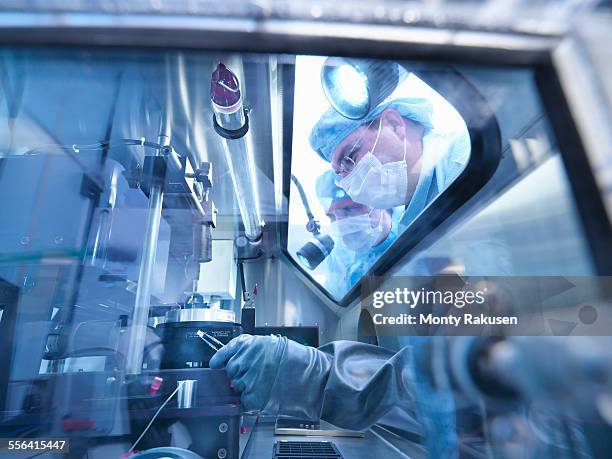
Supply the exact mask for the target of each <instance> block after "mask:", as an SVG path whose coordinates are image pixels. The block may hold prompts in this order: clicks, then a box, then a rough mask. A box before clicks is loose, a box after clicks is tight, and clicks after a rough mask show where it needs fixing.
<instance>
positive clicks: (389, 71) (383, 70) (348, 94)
mask: <svg viewBox="0 0 612 459" xmlns="http://www.w3.org/2000/svg"><path fill="white" fill-rule="evenodd" d="M399 82H400V73H399V66H398V64H397V63H396V62H392V61H377V60H372V59H348V58H342V57H328V58H327V59H326V60H325V63H324V64H323V67H322V69H321V85H322V86H323V92H324V93H325V97H327V100H328V101H329V103H330V105H331V106H332V107H333V108H334V109H335V110H336V111H337V112H338V113H340V114H341V115H342V116H344V117H346V118H349V119H353V120H358V119H362V118H364V117H365V116H366V115H367V114H368V113H369V112H370V110H371V109H373V108H374V107H376V106H377V105H378V104H379V103H381V102H382V101H383V100H385V99H386V98H387V97H389V95H390V94H391V93H392V92H393V91H394V90H395V88H396V87H397V85H398V84H399Z"/></svg>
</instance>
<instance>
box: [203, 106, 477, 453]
mask: <svg viewBox="0 0 612 459" xmlns="http://www.w3.org/2000/svg"><path fill="white" fill-rule="evenodd" d="M431 115H432V108H431V105H430V104H429V102H428V101H427V100H426V99H414V98H413V99H399V100H393V101H391V102H389V103H383V104H381V106H379V107H377V108H376V109H374V110H373V111H372V112H371V113H370V115H368V117H367V118H366V119H364V120H360V121H353V120H348V119H346V118H343V117H341V116H340V115H339V114H337V113H335V112H333V111H331V110H330V111H328V112H327V113H325V114H324V115H323V117H322V118H321V120H320V121H319V122H318V123H317V125H316V126H315V127H314V129H313V131H312V134H311V138H310V141H311V145H312V147H313V148H314V149H315V151H317V152H318V153H319V155H321V156H322V157H323V158H324V159H326V160H328V161H330V163H331V167H332V169H333V171H334V173H335V174H336V178H335V183H336V184H337V185H338V186H339V187H340V188H342V189H343V190H345V192H346V194H347V195H348V196H349V197H350V198H351V199H352V201H354V202H356V203H359V204H363V205H366V206H369V207H370V208H373V209H399V210H400V213H401V216H400V219H399V224H400V225H404V226H407V225H408V224H409V223H410V222H411V221H412V220H413V219H414V218H415V217H416V216H417V215H418V214H419V213H420V212H421V211H422V210H423V209H424V208H425V206H426V205H427V204H428V203H429V202H430V201H431V200H432V199H433V198H434V197H435V196H436V195H437V194H439V193H440V192H441V191H442V190H443V189H444V188H445V187H446V186H448V183H450V181H452V180H453V179H454V178H455V177H456V176H457V175H458V174H459V173H460V171H461V170H462V168H463V167H464V166H465V164H466V162H467V157H468V156H469V137H467V130H465V132H463V133H461V132H460V133H454V134H450V135H445V134H444V133H443V132H441V131H440V132H436V129H434V126H433V125H432V122H431ZM368 217H369V218H370V219H371V215H370V213H368ZM405 338H406V339H405V340H404V341H402V342H403V345H404V347H403V348H402V349H401V350H400V351H399V352H397V353H395V352H393V351H390V350H388V349H384V348H381V347H378V346H373V345H368V344H362V343H355V342H349V341H336V342H332V343H329V344H327V345H325V346H323V347H321V348H319V349H315V348H312V347H307V346H303V345H300V344H298V343H296V342H294V341H291V340H288V339H286V338H284V337H278V336H249V335H243V336H240V337H238V338H235V339H234V340H232V341H231V342H230V343H228V345H227V346H225V347H224V348H222V349H221V350H220V351H219V352H217V353H216V354H215V355H214V356H213V358H212V359H211V360H210V367H211V368H224V367H225V368H226V371H227V374H228V376H229V377H230V378H231V380H232V381H233V384H234V387H235V388H236V389H237V390H238V391H240V392H241V394H242V395H241V400H242V403H243V406H244V408H245V409H246V410H256V411H263V412H266V413H271V414H283V415H288V416H298V417H302V418H308V419H318V418H321V419H324V420H327V421H329V422H331V423H333V424H335V425H337V426H340V427H344V428H350V429H363V428H366V427H368V426H370V425H372V424H373V423H375V422H377V421H378V420H380V419H381V418H383V417H384V416H385V415H387V414H388V413H390V412H392V411H394V410H395V409H397V408H401V409H402V410H403V412H405V413H408V414H409V415H410V416H411V417H412V420H413V421H416V423H418V424H419V425H420V426H421V434H422V435H423V438H424V442H425V445H426V447H427V449H428V451H429V453H430V455H431V457H434V458H454V457H457V456H458V453H457V436H456V431H455V419H454V408H455V406H454V402H453V397H452V394H451V392H450V391H449V390H445V389H444V388H439V387H436V388H434V387H433V384H432V382H431V379H430V371H429V363H430V361H431V351H430V348H431V346H432V345H433V344H434V343H433V340H432V339H431V338H429V337H405Z"/></svg>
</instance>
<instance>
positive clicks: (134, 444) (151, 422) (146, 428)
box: [128, 381, 185, 453]
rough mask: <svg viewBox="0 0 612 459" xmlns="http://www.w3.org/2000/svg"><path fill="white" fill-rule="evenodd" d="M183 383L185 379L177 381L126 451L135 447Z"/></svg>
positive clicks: (130, 450)
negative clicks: (172, 390)
mask: <svg viewBox="0 0 612 459" xmlns="http://www.w3.org/2000/svg"><path fill="white" fill-rule="evenodd" d="M183 384H185V381H181V382H179V384H178V386H176V389H174V392H172V393H171V394H170V397H168V398H167V399H166V401H165V402H164V403H162V404H161V406H160V407H159V408H158V409H157V411H156V412H155V414H154V415H153V417H152V418H151V420H150V421H149V423H148V424H147V427H145V429H144V430H143V431H142V433H141V434H140V436H139V437H138V439H137V440H136V441H135V442H134V443H133V444H132V446H131V447H130V449H129V451H128V453H131V452H132V451H134V448H136V445H137V444H138V442H139V441H140V440H142V437H144V436H145V434H146V433H147V431H148V430H149V428H150V427H151V425H152V424H153V422H154V421H155V419H156V418H157V416H158V415H159V413H160V412H161V410H163V409H164V407H165V406H166V405H167V404H168V402H169V401H170V400H171V399H172V397H174V394H176V393H177V392H178V391H179V389H180V388H181V387H182V386H183Z"/></svg>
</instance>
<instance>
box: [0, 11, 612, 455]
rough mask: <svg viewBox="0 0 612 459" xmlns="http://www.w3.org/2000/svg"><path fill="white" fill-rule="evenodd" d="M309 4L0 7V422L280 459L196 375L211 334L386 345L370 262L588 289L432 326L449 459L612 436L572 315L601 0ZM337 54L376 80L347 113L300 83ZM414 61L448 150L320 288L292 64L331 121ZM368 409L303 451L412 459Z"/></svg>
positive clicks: (604, 118)
mask: <svg viewBox="0 0 612 459" xmlns="http://www.w3.org/2000/svg"><path fill="white" fill-rule="evenodd" d="M264 3H265V4H264ZM290 3H291V4H290ZM333 3H335V2H331V3H330V2H315V3H312V2H282V1H279V2H242V1H232V2H230V3H228V4H227V5H220V4H219V3H218V2H199V3H197V4H196V3H194V2H185V3H184V4H183V2H175V3H172V4H165V3H164V5H161V3H159V5H158V4H157V3H155V4H148V3H147V2H142V3H141V2H133V3H130V4H129V5H116V6H115V7H113V8H116V11H109V9H108V8H109V7H108V5H103V4H102V3H100V4H95V2H93V3H92V4H91V5H88V6H82V8H81V9H80V10H79V11H76V10H74V9H73V8H74V6H70V5H68V3H67V2H62V1H57V2H51V3H50V4H49V5H47V6H44V7H43V6H40V5H38V4H36V5H34V4H32V5H30V6H31V10H28V11H26V10H24V9H23V7H22V6H20V5H19V6H18V5H15V4H13V2H0V8H2V10H3V11H2V13H0V216H1V217H0V351H1V352H0V354H1V355H2V356H3V357H2V359H3V361H2V365H0V437H1V438H9V437H12V438H13V437H16V438H37V437H41V438H49V437H51V438H53V437H61V438H68V439H70V452H69V453H67V456H63V455H62V456H60V455H59V454H57V455H55V454H53V453H45V454H43V455H41V456H40V457H71V458H79V459H80V458H88V459H98V458H120V457H128V456H129V455H131V454H133V453H135V452H136V451H141V452H140V453H139V455H136V456H134V457H143V458H145V457H147V458H149V457H151V458H155V457H157V458H160V457H176V458H180V457H185V458H189V457H191V458H197V457H202V458H206V459H210V458H219V459H225V458H227V459H238V458H245V459H246V458H270V457H273V454H277V456H274V457H282V458H285V457H293V456H287V455H286V454H285V453H282V452H281V450H282V449H283V448H284V447H288V446H287V444H284V443H282V442H278V443H277V444H275V441H276V440H277V439H275V437H274V420H273V419H272V420H271V419H269V418H267V417H265V416H258V415H259V413H245V412H244V411H243V410H242V409H241V406H240V398H239V394H238V393H237V392H236V391H235V390H234V389H233V387H231V386H230V384H229V381H228V379H227V376H226V374H225V373H224V371H223V370H212V369H210V368H208V361H209V359H210V358H211V356H212V355H213V354H214V352H215V349H218V348H219V347H220V346H223V345H224V344H227V343H228V342H229V341H230V340H231V339H232V338H234V337H236V336H239V335H240V334H242V333H250V334H283V335H286V336H288V337H289V338H291V339H294V340H296V341H300V342H301V343H303V344H306V345H311V346H318V345H319V344H324V343H328V342H330V341H333V340H337V339H348V340H355V341H362V342H367V343H370V344H377V345H380V346H384V347H387V348H389V349H394V350H399V349H400V348H402V347H403V346H404V345H405V341H403V340H402V337H398V336H393V335H389V334H386V333H384V331H383V330H381V328H380V327H377V326H376V324H374V323H373V321H372V318H371V315H370V314H369V312H368V311H367V309H365V308H362V302H363V301H364V299H365V297H366V296H367V295H368V294H369V293H371V291H372V290H373V289H374V288H376V287H377V286H379V285H381V284H382V285H385V283H386V282H393V281H392V279H393V278H394V277H397V276H407V277H410V278H411V279H413V280H414V282H418V279H420V278H421V277H422V276H425V277H427V278H430V279H433V278H437V276H443V277H444V279H445V281H447V280H448V279H451V281H461V280H462V279H464V278H466V277H469V276H485V277H486V276H507V277H525V276H542V277H545V276H546V277H550V276H557V277H563V279H564V280H563V282H565V281H567V278H570V277H572V276H573V277H586V278H588V279H592V280H593V282H595V283H597V287H598V289H597V291H598V292H600V293H601V295H600V296H599V297H597V299H596V300H597V301H598V302H597V303H593V304H595V306H592V305H591V304H589V305H583V306H585V307H586V306H588V308H582V309H581V310H580V311H582V312H581V313H580V314H579V316H577V318H576V317H573V316H572V317H569V316H563V317H557V316H554V317H552V318H549V317H548V316H546V314H545V312H546V311H545V307H546V300H547V299H548V298H549V296H546V295H547V294H548V293H543V291H544V290H541V291H540V292H539V293H538V294H540V295H541V297H538V298H535V299H533V298H532V299H533V303H530V305H537V306H538V308H540V307H541V309H538V311H537V312H538V314H539V313H542V317H544V318H543V319H542V320H543V322H546V321H549V322H546V323H550V327H553V326H554V327H557V328H554V330H557V333H555V332H554V330H553V332H552V333H551V332H550V330H549V329H548V328H547V331H548V332H547V334H553V335H554V334H574V335H576V336H572V337H571V339H570V338H569V337H565V336H564V337H563V339H555V337H541V336H523V337H495V338H494V339H493V338H490V337H481V336H470V337H467V336H462V337H448V338H446V337H436V338H440V339H435V340H432V343H430V344H429V345H428V348H427V353H426V355H427V358H426V360H427V362H428V364H427V365H426V368H427V372H426V374H425V373H424V374H423V377H424V379H426V380H427V381H431V384H432V385H433V386H434V387H438V388H442V387H451V388H452V391H453V400H454V408H453V410H454V411H453V416H454V419H456V423H457V426H458V427H457V435H458V437H459V438H460V441H459V446H460V449H461V451H460V452H461V457H475V458H476V457H477V458H480V457H495V458H510V457H526V458H532V457H533V458H536V457H537V458H548V457H555V458H557V457H580V458H583V457H584V458H586V457H594V458H600V457H602V458H603V457H610V456H612V451H610V444H609V442H607V441H606V438H609V437H608V435H609V433H610V425H611V424H612V408H611V406H612V364H611V362H612V356H611V355H610V346H609V338H608V337H607V335H608V334H609V333H606V332H605V331H602V330H601V329H597V331H593V329H592V328H589V326H590V325H592V324H594V323H595V324H596V322H597V319H598V317H599V318H601V317H607V314H608V310H609V306H610V303H609V299H610V291H609V289H608V287H607V286H606V285H607V284H606V283H605V276H609V275H610V274H612V262H611V260H612V257H611V256H610V255H611V254H612V232H611V230H610V215H611V212H612V198H611V197H612V194H611V193H610V190H611V189H612V188H611V186H610V183H611V182H610V177H612V174H610V171H611V166H610V158H611V156H610V151H609V145H610V144H612V129H611V128H610V126H612V124H611V123H610V107H611V106H612V91H611V90H610V84H609V83H610V82H609V81H607V80H605V78H606V76H605V75H607V73H606V71H609V65H610V64H609V63H610V62H612V60H611V59H609V49H602V46H601V44H602V43H605V42H606V38H607V39H608V43H609V38H610V35H609V31H610V30H611V29H610V27H609V25H610V12H609V11H608V10H607V9H606V8H607V7H606V5H605V4H603V3H605V2H601V3H602V4H601V5H600V4H599V3H598V2H586V3H589V5H590V8H589V9H586V8H585V9H584V10H583V9H581V8H577V7H576V6H575V2H567V3H568V4H567V5H566V4H565V3H564V6H563V8H562V9H561V10H560V12H559V13H558V15H557V19H556V21H553V20H551V19H550V18H548V17H543V16H542V14H544V13H542V14H540V13H539V12H538V11H534V10H533V8H532V7H531V6H529V7H528V6H527V5H523V6H524V10H523V11H522V13H521V14H522V16H520V17H518V16H517V19H516V21H515V22H513V23H512V22H510V21H508V22H504V20H503V19H502V17H503V18H507V17H509V16H512V14H510V13H509V12H508V11H507V10H505V9H504V7H503V5H501V4H500V2H486V5H484V6H483V5H481V7H480V9H474V8H476V7H475V6H474V5H470V6H465V7H464V6H461V7H458V6H457V5H456V4H455V3H454V2H449V3H448V4H446V3H445V2H433V3H436V4H437V3H440V5H438V8H439V10H438V11H434V9H432V8H434V6H435V5H429V3H431V2H423V4H422V5H408V6H406V5H403V4H397V3H398V2H379V3H380V4H377V6H376V7H373V6H372V5H371V2H355V5H353V6H354V7H353V8H349V9H346V8H340V7H339V6H338V5H335V4H333ZM519 3H520V2H519ZM545 3H546V2H545ZM562 3H563V2H562ZM569 3H572V5H573V6H572V5H569ZM495 5H497V10H496V9H495ZM572 8H575V9H572ZM502 10H503V11H502ZM547 11H548V10H547ZM160 12H161V13H163V14H160ZM573 14H575V15H576V18H577V19H576V25H575V27H573V28H572V29H569V28H568V27H567V26H566V24H567V19H568V18H569V17H571V15H573ZM470 20H471V21H472V22H471V23H469V21H470ZM487 25H489V27H486V26H487ZM321 56H323V57H321ZM327 56H330V57H329V59H328V60H325V61H324V63H323V59H324V57H327ZM313 59H314V60H316V59H320V62H319V61H317V62H318V64H317V65H318V67H317V71H316V72H312V74H308V73H307V72H306V70H304V69H307V68H308V65H309V64H308V63H309V62H311V61H313ZM343 65H345V66H347V68H348V67H350V68H349V69H348V70H351V71H353V73H355V74H356V75H357V76H358V77H360V78H361V79H362V82H365V83H367V82H368V81H376V84H371V85H370V86H368V87H366V88H365V89H364V90H363V91H361V92H360V93H359V97H361V96H363V97H362V100H358V101H357V102H358V103H355V104H353V106H352V107H347V106H345V105H342V102H343V101H346V100H347V97H346V95H342V94H340V96H339V97H340V98H339V99H337V100H338V101H339V102H337V103H336V102H334V100H336V99H334V98H335V97H337V95H336V94H334V93H333V92H332V91H331V90H330V88H329V87H327V86H325V85H329V86H330V87H331V86H333V85H334V84H336V81H342V79H343V78H346V77H347V75H346V74H343V73H342V72H344V71H345V70H347V68H344V67H342V66H343ZM334 72H336V73H334ZM312 75H315V76H316V78H314V77H312ZM320 75H322V77H321V78H320V79H319V76H320ZM602 75H603V76H602ZM415 76H416V77H417V78H418V80H419V81H420V82H423V84H425V85H426V86H427V87H428V88H429V89H431V90H432V91H434V92H435V93H436V94H438V95H440V96H442V98H443V99H444V100H445V101H446V103H448V104H450V106H452V107H453V109H454V110H455V112H456V113H457V114H458V115H459V116H460V119H461V120H462V122H463V123H464V127H465V128H466V129H467V132H468V133H469V138H470V141H471V150H470V157H469V161H468V162H467V164H466V165H465V169H463V171H462V172H461V174H460V175H459V176H458V178H457V179H456V180H455V181H453V182H452V184H451V185H450V186H449V187H448V188H447V189H446V190H444V192H443V193H441V194H440V197H439V199H436V200H435V201H434V202H433V203H432V204H431V205H430V206H428V207H427V208H426V209H425V210H424V211H423V212H422V213H420V214H419V216H418V220H415V222H414V224H413V226H411V227H410V231H405V232H404V233H402V234H400V235H398V237H397V240H395V241H394V243H393V245H391V246H390V248H389V249H388V250H387V251H386V252H384V253H383V254H382V256H379V257H378V258H376V259H373V260H372V262H371V264H369V265H368V266H367V267H366V268H364V270H363V272H360V273H359V275H357V274H355V275H354V276H353V277H352V278H351V276H349V275H348V274H347V275H346V276H345V278H346V279H349V282H348V284H346V285H345V284H340V283H338V282H336V281H335V280H334V279H333V277H330V276H325V275H322V272H323V271H322V270H323V269H325V266H327V263H331V262H330V261H329V260H330V259H331V258H330V254H331V253H334V250H336V252H337V251H338V241H337V240H334V239H333V237H332V236H331V234H332V233H331V231H330V230H329V225H327V224H326V223H325V222H323V220H324V219H325V212H322V211H321V205H320V204H319V202H318V201H317V196H318V195H317V194H315V191H314V190H315V181H314V179H313V180H310V179H309V176H308V174H309V173H310V171H311V170H314V169H316V167H318V166H316V161H319V159H318V158H317V159H316V160H315V159H313V158H316V157H315V156H314V153H313V152H312V151H310V149H309V148H308V147H307V143H306V142H307V140H306V139H307V134H304V132H302V131H301V129H302V125H301V123H304V122H305V121H304V120H305V119H308V116H310V115H309V110H308V107H309V105H308V103H310V101H311V100H315V99H316V97H315V96H314V95H313V93H312V92H309V90H305V89H304V87H306V86H304V85H305V82H310V83H308V84H312V81H315V80H316V87H317V88H319V89H320V92H321V94H324V95H325V96H326V97H328V99H329V101H330V104H331V106H332V107H334V108H335V109H336V110H338V111H339V112H343V113H344V115H346V117H347V118H350V119H353V118H359V117H362V116H365V115H364V113H367V112H368V110H370V109H371V108H372V107H373V106H375V105H376V104H378V103H379V102H380V101H381V100H384V99H385V98H386V97H388V96H389V94H392V93H393V91H394V90H395V89H396V87H398V86H399V85H401V84H403V83H404V82H406V81H408V82H410V81H413V80H410V78H414V77H415ZM385 78H386V79H385ZM383 80H384V81H383ZM365 83H364V84H365ZM321 85H323V88H322V89H321ZM308 87H309V88H310V87H315V85H314V84H312V86H308ZM313 103H314V102H313ZM304 107H306V108H304ZM455 112H453V113H455ZM300 141H302V142H304V143H302V144H300V143H298V142H300ZM300 155H305V156H304V159H303V160H302V159H300ZM308 155H312V156H308ZM551 203H554V205H551ZM381 218H382V217H381ZM343 274H344V273H343ZM350 274H351V275H352V274H354V273H350ZM372 279H376V282H378V283H376V285H374V284H373V283H372V282H371V280H372ZM415 279H416V280H415ZM560 282H561V281H560ZM559 285H565V284H563V283H562V282H561V283H560V284H555V287H554V289H556V290H554V291H555V292H556V293H555V294H558V293H559V292H561V293H563V292H567V291H568V290H571V289H568V288H564V287H563V286H561V287H559ZM599 287H601V288H599ZM550 296H552V293H550ZM534 309H535V306H534ZM542 311H544V312H542ZM593 311H595V312H593ZM602 320H603V319H602ZM550 321H552V322H550ZM606 323H607V322H606ZM568 324H569V325H568ZM559 327H560V328H559ZM563 327H566V328H563ZM551 329H552V328H551ZM559 330H561V331H559ZM563 330H564V331H563ZM526 334H529V335H538V334H546V333H536V332H530V333H526ZM556 338H559V337H556ZM545 356H554V359H557V360H558V361H559V362H560V363H559V364H558V365H553V364H550V363H549V364H548V365H546V366H540V365H539V363H538V362H539V360H538V358H541V359H544V360H546V359H545ZM551 360H552V358H551ZM572 381H575V382H577V384H572ZM290 383H291V381H287V384H290ZM396 415H397V413H390V414H389V416H387V417H385V419H383V420H381V421H380V422H379V423H377V424H376V425H374V426H372V427H371V428H370V429H368V430H367V431H366V432H363V433H358V434H356V433H355V432H352V433H351V435H347V436H346V437H342V436H340V437H337V438H335V439H334V440H333V445H331V444H329V443H328V444H325V445H323V444H321V443H320V442H319V444H318V447H319V448H323V449H324V448H328V450H329V451H330V453H329V454H331V456H325V457H340V455H342V456H343V457H345V458H361V457H375V458H396V457H397V458H406V457H410V458H412V457H415V458H417V457H427V451H426V450H425V448H424V446H423V445H424V441H423V437H422V434H423V432H422V429H421V428H420V427H419V425H415V424H406V422H405V420H403V418H401V416H399V417H398V416H396ZM313 425H314V424H313ZM316 426H317V429H318V428H319V427H320V425H319V424H318V423H317V424H316ZM292 432H293V430H292ZM330 436H331V434H330ZM286 438H287V440H288V441H297V443H296V446H295V448H297V447H298V443H299V447H300V448H302V447H304V445H303V442H304V441H312V442H315V441H316V439H315V438H312V437H308V438H307V439H306V440H305V437H298V436H296V437H286ZM325 440H326V441H327V440H329V439H325ZM306 446H308V445H306ZM157 448H160V449H157ZM164 448H165V449H164ZM289 450H290V449H288V450H287V451H289ZM291 451H293V453H295V451H298V450H297V449H296V450H291ZM300 451H302V452H303V451H305V450H300ZM322 451H323V450H322ZM298 452H299V451H298ZM2 454H4V452H0V456H1V455H2ZM283 454H285V455H283ZM2 457H4V456H2ZM6 457H9V456H6ZM10 457H12V456H10ZM19 457H28V456H27V455H26V456H19ZM299 457H302V456H299ZM304 457H306V456H304ZM308 457H323V456H321V455H319V456H312V455H311V456H308ZM450 457H453V456H450Z"/></svg>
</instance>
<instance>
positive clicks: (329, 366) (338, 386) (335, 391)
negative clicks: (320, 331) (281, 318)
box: [265, 340, 414, 430]
mask: <svg viewBox="0 0 612 459" xmlns="http://www.w3.org/2000/svg"><path fill="white" fill-rule="evenodd" d="M411 358H412V357H411V348H410V347H406V348H404V349H402V350H401V351H400V352H398V353H393V352H392V351H389V350H387V349H384V348H381V347H378V346H373V345H369V344H362V343H355V342H351V341H335V342H332V343H330V344H327V345H325V346H323V347H321V348H319V349H315V348H312V347H305V346H302V345H300V344H298V343H295V342H293V341H291V340H288V341H287V349H286V353H285V355H284V357H283V359H282V362H281V364H280V367H279V374H278V377H277V378H276V381H275V382H274V385H273V389H272V391H271V394H272V395H271V399H270V401H269V403H268V405H267V406H266V409H265V411H267V412H271V413H275V414H281V415H286V416H296V417H301V418H306V419H324V420H326V421H328V422H331V423H332V424H334V425H336V426H338V427H342V428H346V429H357V430H360V429H365V428H367V427H369V426H370V425H372V424H374V423H375V422H376V421H377V420H378V419H380V418H381V417H383V416H384V415H385V414H386V413H387V412H388V411H389V410H391V408H393V407H396V406H398V405H405V404H410V403H411V401H412V399H413V392H412V391H411V389H410V387H408V386H407V384H409V382H410V381H411V380H413V379H414V378H413V377H412V375H411V374H410V373H411V372H412V370H411V369H412V368H413V365H412V362H410V360H411Z"/></svg>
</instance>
